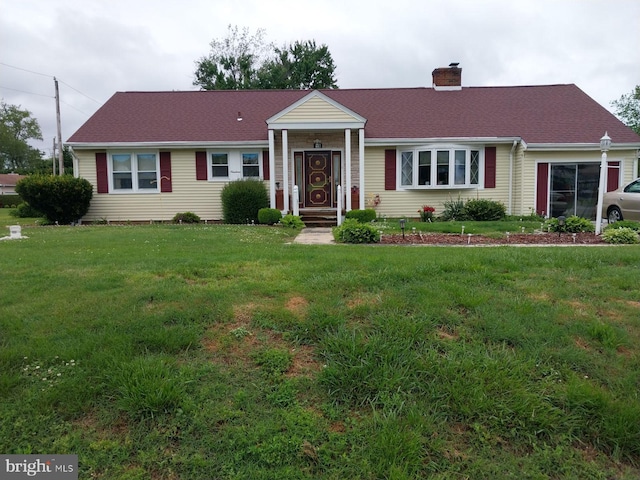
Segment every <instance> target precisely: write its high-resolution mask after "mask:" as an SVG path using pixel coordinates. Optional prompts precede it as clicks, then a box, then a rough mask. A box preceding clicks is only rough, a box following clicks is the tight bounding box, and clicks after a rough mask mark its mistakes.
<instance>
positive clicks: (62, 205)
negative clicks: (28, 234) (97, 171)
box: [16, 175, 93, 224]
mask: <svg viewBox="0 0 640 480" xmlns="http://www.w3.org/2000/svg"><path fill="white" fill-rule="evenodd" d="M16 192H17V193H18V194H19V195H20V196H21V197H22V198H23V199H24V201H25V202H27V203H28V204H29V205H31V207H33V208H35V209H36V210H38V211H40V212H42V214H43V215H44V216H45V218H46V219H47V220H48V221H49V222H51V223H55V222H58V223H59V224H69V223H72V222H76V221H78V220H80V219H81V218H82V217H83V216H84V215H85V214H86V213H87V211H88V210H89V204H90V203H91V197H92V196H93V187H92V186H91V184H90V183H89V181H88V180H85V179H84V178H76V177H73V176H71V175H63V176H60V177H55V176H53V175H29V176H28V177H26V178H23V179H22V180H20V181H19V182H18V184H17V185H16Z"/></svg>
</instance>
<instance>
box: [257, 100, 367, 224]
mask: <svg viewBox="0 0 640 480" xmlns="http://www.w3.org/2000/svg"><path fill="white" fill-rule="evenodd" d="M266 123H267V126H268V128H269V137H268V138H269V182H270V188H269V191H270V194H271V197H270V203H271V208H279V206H278V207H277V202H276V196H277V195H276V193H277V191H280V190H281V191H282V197H283V203H282V205H281V207H282V210H283V211H284V212H287V213H288V212H292V211H295V210H298V209H324V210H334V211H337V208H338V205H342V206H343V208H344V210H346V211H349V210H351V209H352V202H351V191H352V189H353V190H354V191H357V192H358V194H359V197H358V203H359V205H361V206H362V205H364V191H365V189H364V156H365V155H364V126H365V123H366V119H365V118H363V117H362V116H360V115H358V114H357V113H355V112H353V111H351V110H349V109H348V108H346V107H345V106H343V105H341V104H339V103H338V102H336V101H334V100H332V99H330V98H328V97H327V96H326V95H324V94H323V93H321V92H319V91H313V92H311V93H309V94H308V95H306V96H305V97H303V98H302V99H300V100H299V101H297V102H295V103H293V104H292V105H290V106H289V107H287V108H286V109H284V110H282V111H281V112H279V113H277V114H276V115H274V116H272V117H271V118H269V119H267V121H266ZM294 187H297V189H294ZM339 187H341V188H339ZM295 190H297V192H298V195H297V199H295V198H294V196H293V193H294V191H295ZM339 192H341V198H338V197H339ZM296 201H297V205H294V204H293V203H294V202H296Z"/></svg>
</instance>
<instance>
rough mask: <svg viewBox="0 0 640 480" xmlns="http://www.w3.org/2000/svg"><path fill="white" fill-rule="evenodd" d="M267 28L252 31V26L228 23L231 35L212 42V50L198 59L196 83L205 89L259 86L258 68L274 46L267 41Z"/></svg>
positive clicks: (228, 32) (233, 88) (228, 34)
mask: <svg viewBox="0 0 640 480" xmlns="http://www.w3.org/2000/svg"><path fill="white" fill-rule="evenodd" d="M264 35H265V31H264V30H262V29H259V30H258V31H257V32H256V33H255V34H253V35H251V34H250V32H249V29H248V28H246V27H245V28H243V29H242V31H239V30H238V27H237V26H236V27H232V26H231V25H229V26H228V31H227V36H226V37H225V38H223V39H215V40H213V41H212V42H211V43H210V46H211V51H210V52H209V55H207V56H206V57H202V58H200V60H198V61H197V62H196V65H197V68H196V71H195V80H194V81H193V84H194V85H196V86H199V87H200V88H202V89H203V90H245V89H251V88H256V86H257V72H258V69H259V68H260V66H261V65H262V64H263V63H264V61H265V59H266V58H267V54H268V52H269V51H270V50H271V49H272V47H271V46H270V45H267V44H265V41H264Z"/></svg>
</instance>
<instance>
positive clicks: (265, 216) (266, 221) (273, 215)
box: [258, 208, 282, 225]
mask: <svg viewBox="0 0 640 480" xmlns="http://www.w3.org/2000/svg"><path fill="white" fill-rule="evenodd" d="M281 218H282V212H281V211H280V210H278V209H277V208H261V209H260V210H258V222H260V223H262V224H263V225H273V224H274V223H278V222H279V221H280V219H281Z"/></svg>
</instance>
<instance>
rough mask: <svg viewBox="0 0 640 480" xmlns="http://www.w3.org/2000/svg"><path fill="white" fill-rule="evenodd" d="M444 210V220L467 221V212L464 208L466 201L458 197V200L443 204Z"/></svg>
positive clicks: (450, 200)
mask: <svg viewBox="0 0 640 480" xmlns="http://www.w3.org/2000/svg"><path fill="white" fill-rule="evenodd" d="M443 206H444V210H443V211H442V215H440V218H441V219H442V220H467V212H466V210H465V208H464V200H462V199H461V198H460V197H458V198H457V199H456V200H453V199H449V200H445V201H444V203H443Z"/></svg>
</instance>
